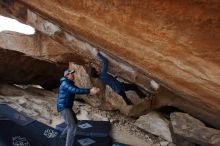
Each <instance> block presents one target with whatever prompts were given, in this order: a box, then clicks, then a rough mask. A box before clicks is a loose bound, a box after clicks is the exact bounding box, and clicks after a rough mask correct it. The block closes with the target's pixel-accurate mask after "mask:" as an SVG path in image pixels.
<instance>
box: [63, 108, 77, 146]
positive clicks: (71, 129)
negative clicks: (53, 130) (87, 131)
mask: <svg viewBox="0 0 220 146" xmlns="http://www.w3.org/2000/svg"><path fill="white" fill-rule="evenodd" d="M60 114H61V116H62V117H63V118H64V120H65V123H66V125H67V126H66V128H65V129H64V131H63V132H62V135H65V134H67V137H66V145H65V146H73V144H74V139H75V135H76V126H77V118H76V115H75V113H74V112H73V110H72V109H71V108H65V109H63V110H62V111H61V112H60Z"/></svg>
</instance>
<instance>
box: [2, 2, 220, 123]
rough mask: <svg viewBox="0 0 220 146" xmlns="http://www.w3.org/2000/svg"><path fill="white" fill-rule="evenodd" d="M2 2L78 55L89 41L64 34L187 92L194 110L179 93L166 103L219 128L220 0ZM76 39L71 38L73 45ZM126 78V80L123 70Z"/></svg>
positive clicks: (5, 9)
mask: <svg viewBox="0 0 220 146" xmlns="http://www.w3.org/2000/svg"><path fill="white" fill-rule="evenodd" d="M0 2H2V3H3V5H1V8H3V9H2V10H0V13H1V14H4V15H10V16H11V15H13V17H16V18H17V19H19V20H21V21H24V22H26V23H28V24H31V25H32V26H34V27H35V28H37V29H38V30H39V31H41V32H44V33H45V34H47V35H48V36H50V37H52V38H53V39H55V40H56V41H59V42H60V43H62V44H63V45H65V46H66V47H68V48H70V49H72V51H73V52H74V51H75V50H77V49H78V50H80V51H81V52H80V51H76V52H78V54H79V55H82V56H84V57H85V55H84V54H85V53H86V52H87V51H88V49H86V50H83V49H81V48H86V47H87V46H84V47H82V46H81V45H78V44H76V43H75V44H74V41H75V40H74V38H73V40H71V39H70V40H67V38H66V36H65V34H66V33H67V34H71V35H73V36H75V37H76V38H78V39H80V40H82V41H83V42H86V43H87V44H88V45H91V46H92V47H96V48H100V49H101V50H102V51H103V52H105V53H106V54H107V55H108V56H111V57H112V58H114V59H116V60H117V62H120V63H122V64H126V65H129V66H131V67H132V68H135V70H136V71H137V72H138V73H141V74H142V75H143V76H144V75H145V76H147V77H150V78H154V79H155V80H157V81H158V82H160V83H161V84H162V85H163V87H165V88H167V89H169V90H170V91H172V92H173V93H175V94H178V95H179V96H181V97H183V99H184V100H185V102H184V103H188V104H189V105H190V106H189V107H190V109H189V108H188V105H183V104H180V103H181V102H180V101H179V100H180V99H175V98H174V99H175V100H173V102H169V104H171V105H174V106H179V107H180V108H182V109H184V110H186V111H189V112H190V111H191V113H192V114H194V115H198V113H202V114H203V115H202V116H201V117H200V118H202V119H203V120H206V119H208V120H207V121H206V122H208V123H211V124H212V125H214V126H217V127H220V125H219V123H220V122H219V121H220V119H219V118H218V117H219V116H217V115H219V114H220V108H219V107H220V106H219V105H220V92H219V91H220V84H219V83H220V67H219V63H220V60H219V56H220V51H219V50H220V48H219V46H220V41H219V40H220V2H219V1H218V0H210V1H207V0H200V1H197V0H184V1H179V0H166V1H164V0H139V1H134V0H126V1H125V0H117V1H116V0H113V1H107V0H66V1H65V2H64V1H60V0H48V1H47V2H46V3H45V1H43V0H31V1H29V0H18V1H15V2H12V3H10V4H5V3H4V2H3V1H0ZM27 8H28V9H29V10H27ZM31 14H36V15H31ZM38 16H39V17H42V19H43V20H48V22H50V23H43V24H45V25H43V26H41V25H40V24H41V20H42V19H35V17H38ZM71 35H70V36H71ZM68 36H69V35H68ZM70 38H71V37H70ZM71 41H72V42H73V44H71V43H69V42H71ZM87 53H88V52H87ZM88 54H89V53H88ZM88 54H87V56H89V55H88ZM90 57H91V58H92V56H89V57H88V58H86V59H89V58H90ZM91 58H90V59H91ZM87 61H88V60H87ZM93 62H95V61H94V60H93ZM122 70H123V69H122ZM124 70H125V69H124ZM114 72H117V71H114V70H113V73H114ZM119 75H120V74H119ZM121 76H122V77H123V78H125V76H124V74H123V71H122V72H121ZM129 77H130V76H129ZM134 77H135V78H134V79H129V80H130V81H134V82H137V83H139V81H141V79H142V78H141V79H138V78H139V76H134ZM145 79H146V78H145ZM142 81H143V80H142ZM141 85H143V83H142V84H141ZM160 101H161V100H160ZM177 101H178V102H177ZM173 103H175V104H173ZM193 105H194V106H193ZM192 108H195V109H192ZM210 114H211V115H212V116H210ZM215 115H216V116H215ZM207 117H208V118H207ZM210 117H212V118H210Z"/></svg>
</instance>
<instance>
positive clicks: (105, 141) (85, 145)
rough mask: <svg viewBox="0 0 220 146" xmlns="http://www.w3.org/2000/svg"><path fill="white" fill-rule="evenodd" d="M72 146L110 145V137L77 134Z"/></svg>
mask: <svg viewBox="0 0 220 146" xmlns="http://www.w3.org/2000/svg"><path fill="white" fill-rule="evenodd" d="M74 142H75V143H74V146H111V138H110V137H88V136H79V135H77V136H76V138H75V141H74Z"/></svg>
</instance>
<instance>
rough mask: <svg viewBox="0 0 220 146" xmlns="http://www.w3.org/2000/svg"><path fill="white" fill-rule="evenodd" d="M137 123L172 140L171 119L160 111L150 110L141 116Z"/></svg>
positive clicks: (140, 126)
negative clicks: (166, 117)
mask: <svg viewBox="0 0 220 146" xmlns="http://www.w3.org/2000/svg"><path fill="white" fill-rule="evenodd" d="M135 125H136V126H137V127H139V128H141V129H143V130H144V131H147V132H149V133H152V134H154V135H157V136H159V137H161V138H163V139H165V140H167V141H169V142H172V137H171V132H170V128H169V121H168V120H167V119H165V118H164V117H163V116H162V115H161V114H160V113H158V112H154V111H152V112H150V113H148V114H146V115H143V116H140V117H139V118H138V119H137V120H136V122H135Z"/></svg>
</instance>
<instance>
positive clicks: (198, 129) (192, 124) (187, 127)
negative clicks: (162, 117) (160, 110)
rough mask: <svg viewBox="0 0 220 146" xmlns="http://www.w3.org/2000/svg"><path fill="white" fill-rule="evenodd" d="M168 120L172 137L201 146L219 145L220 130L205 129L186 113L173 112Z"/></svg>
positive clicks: (199, 122)
mask: <svg viewBox="0 0 220 146" xmlns="http://www.w3.org/2000/svg"><path fill="white" fill-rule="evenodd" d="M170 118H171V124H172V129H173V133H174V136H177V137H180V138H182V139H185V140H188V141H191V142H193V143H196V144H199V145H202V146H219V145H220V130H217V129H213V128H209V127H206V125H205V124H204V123H203V122H201V121H199V120H198V119H195V118H194V117H192V116H190V115H189V114H187V113H180V112H174V113H172V114H171V115H170Z"/></svg>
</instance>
